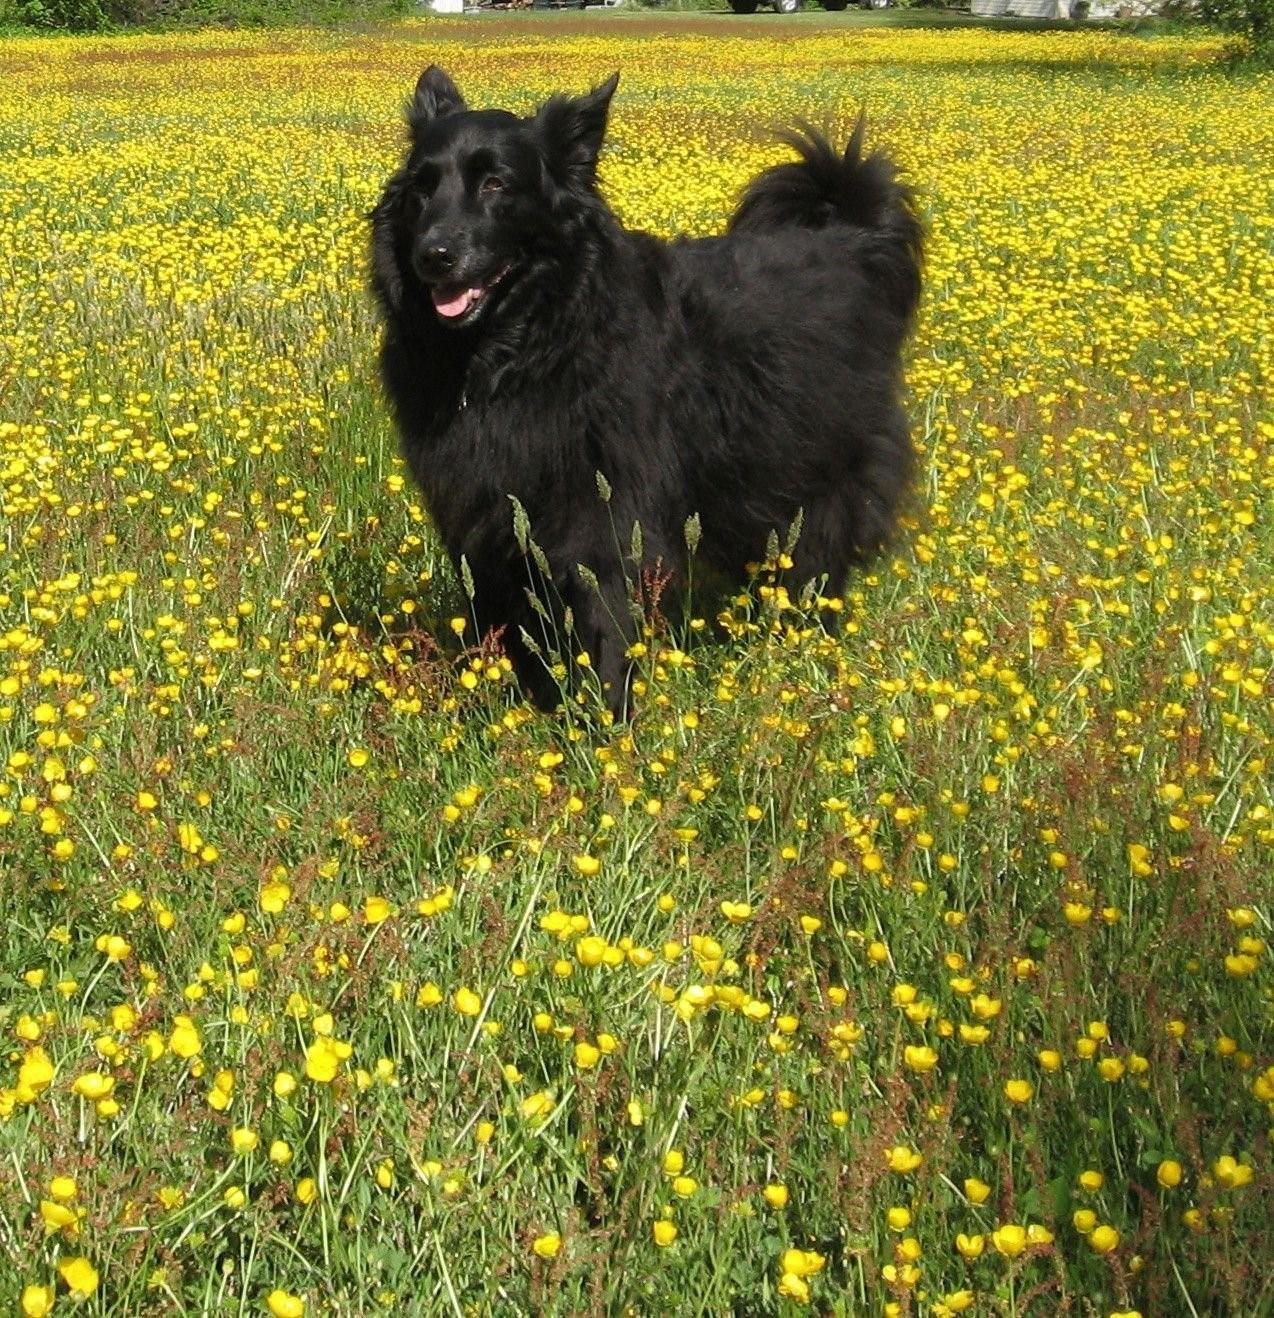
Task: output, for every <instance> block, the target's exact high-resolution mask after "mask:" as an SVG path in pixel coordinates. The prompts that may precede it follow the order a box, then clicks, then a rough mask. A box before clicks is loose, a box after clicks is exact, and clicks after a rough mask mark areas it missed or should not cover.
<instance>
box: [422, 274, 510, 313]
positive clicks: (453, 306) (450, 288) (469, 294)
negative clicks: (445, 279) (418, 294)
mask: <svg viewBox="0 0 1274 1318" xmlns="http://www.w3.org/2000/svg"><path fill="white" fill-rule="evenodd" d="M508 273H509V267H508V266H507V265H502V266H501V267H500V268H499V269H498V270H497V271H496V272H495V274H493V275H492V276H491V278H490V279H488V280H486V281H485V282H484V283H481V284H470V285H468V286H467V287H466V286H461V285H455V284H450V285H449V284H440V285H438V286H437V287H435V288H431V289H430V290H429V292H430V296H431V297H432V298H433V304H434V310H435V311H436V312H437V313H438V314H439V315H440V316H441V317H442V318H443V320H446V321H450V322H451V323H452V324H453V325H464V324H466V323H468V322H469V321H471V320H476V319H477V317H478V315H479V313H480V312H481V311H482V308H483V307H484V306H485V305H486V301H487V298H488V297H489V296H490V295H491V290H492V289H493V288H494V287H495V286H496V285H497V284H498V283H499V282H500V281H501V280H502V279H503V278H504V277H505V275H507V274H508Z"/></svg>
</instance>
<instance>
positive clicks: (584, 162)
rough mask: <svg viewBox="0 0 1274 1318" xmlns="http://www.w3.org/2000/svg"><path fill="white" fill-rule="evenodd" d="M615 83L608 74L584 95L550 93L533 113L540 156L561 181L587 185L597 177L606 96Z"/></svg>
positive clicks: (616, 77) (615, 75)
mask: <svg viewBox="0 0 1274 1318" xmlns="http://www.w3.org/2000/svg"><path fill="white" fill-rule="evenodd" d="M618 86H619V74H618V73H612V74H611V75H610V77H609V78H607V79H606V81H605V82H604V83H602V84H601V86H600V87H594V88H593V90H592V91H591V92H589V93H587V95H584V96H576V97H570V96H554V97H553V99H552V100H550V101H547V102H546V103H545V104H544V105H542V106H541V107H540V109H539V111H538V113H537V114H536V116H535V126H536V129H537V131H538V133H539V138H540V143H541V145H542V147H543V150H544V158H545V159H546V160H547V161H548V166H549V169H550V171H551V172H552V173H553V174H554V175H555V176H557V177H558V178H560V179H561V180H562V181H564V182H569V183H574V184H577V185H580V186H582V187H586V188H590V187H592V186H593V181H594V180H595V178H596V177H597V157H598V155H599V153H600V152H601V149H602V139H603V138H604V137H605V136H606V115H607V112H608V111H609V110H610V98H611V97H612V96H614V94H615V88H616V87H618Z"/></svg>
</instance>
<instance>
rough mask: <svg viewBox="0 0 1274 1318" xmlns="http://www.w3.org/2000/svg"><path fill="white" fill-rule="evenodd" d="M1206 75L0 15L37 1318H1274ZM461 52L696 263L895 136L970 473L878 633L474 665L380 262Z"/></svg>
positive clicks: (7, 1216) (890, 585) (942, 438)
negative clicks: (427, 123)
mask: <svg viewBox="0 0 1274 1318" xmlns="http://www.w3.org/2000/svg"><path fill="white" fill-rule="evenodd" d="M1222 54H1223V50H1222V48H1221V46H1220V45H1219V44H1218V43H1216V42H1210V41H1207V40H1183V39H1176V38H1163V39H1158V40H1153V41H1146V40H1142V39H1139V38H1136V37H1128V36H1120V35H1113V34H1104V33H1047V34H1026V33H1023V34H1005V33H986V32H980V31H965V30H952V31H947V32H926V31H902V30H884V29H882V30H870V29H859V28H856V29H853V30H852V31H851V30H847V29H845V28H844V27H843V26H841V25H838V22H837V20H836V19H834V18H830V19H818V20H812V21H808V22H803V23H801V24H800V25H799V27H792V26H785V25H783V24H782V23H781V22H780V21H778V20H774V21H770V20H769V19H768V18H766V17H762V18H759V19H758V20H756V21H755V22H746V21H740V22H735V21H732V20H730V19H727V18H717V19H713V18H706V19H695V20H683V21H674V20H670V19H646V20H638V19H630V20H626V21H624V22H607V21H605V20H601V21H599V20H594V19H589V20H581V19H574V18H561V19H556V20H553V19H550V20H539V21H526V20H519V19H515V18H512V17H508V18H500V19H494V20H490V21H488V20H469V19H467V20H464V21H455V22H451V23H444V22H441V21H438V22H418V23H413V24H404V25H402V26H398V27H394V28H390V29H384V30H375V31H370V32H359V33H344V34H338V33H315V32H307V33H273V34H268V35H244V34H242V33H234V34H227V33H207V34H202V35H198V36H188V37H181V38H178V37H165V38H155V37H137V38H132V39H125V40H74V41H73V40H56V41H53V40H45V41H37V40H30V41H25V40H8V41H5V42H3V43H0V180H2V182H0V912H2V914H3V924H2V925H0V1033H2V1035H3V1038H4V1048H3V1049H0V1306H2V1307H3V1308H4V1311H5V1312H6V1313H7V1312H14V1311H15V1310H16V1311H19V1312H22V1313H24V1314H26V1315H28V1316H29V1315H39V1314H44V1313H48V1312H50V1311H52V1312H54V1313H64V1312H75V1313H81V1314H95V1315H105V1314H113V1315H126V1314H127V1315H137V1314H149V1313H155V1314H167V1313H187V1314H230V1313H234V1314H240V1313H262V1312H270V1313H273V1314H275V1315H288V1314H300V1313H302V1312H305V1313H310V1314H317V1313H330V1314H346V1315H351V1314H370V1313H377V1312H381V1311H384V1312H387V1313H390V1312H396V1313H404V1314H435V1313H438V1314H450V1313H455V1314H470V1313H473V1314H486V1313H491V1314H516V1313H560V1314H567V1313H577V1312H590V1313H598V1314H601V1313H621V1312H631V1313H642V1314H655V1313H678V1314H681V1313H713V1314H720V1313H726V1312H731V1311H732V1312H735V1313H747V1314H762V1313H778V1312H785V1311H792V1312H795V1311H796V1310H798V1309H799V1308H800V1307H801V1306H806V1305H808V1306H809V1307H810V1308H811V1309H812V1310H813V1311H815V1312H828V1313H839V1314H845V1315H849V1314H875V1313H885V1314H891V1315H893V1314H897V1315H904V1314H932V1315H949V1314H954V1313H961V1312H969V1313H979V1314H1005V1315H1007V1314H1021V1315H1025V1314H1037V1315H1053V1314H1062V1313H1068V1314H1074V1315H1102V1316H1103V1318H1105V1315H1118V1314H1125V1315H1126V1314H1129V1313H1131V1312H1134V1311H1138V1312H1141V1313H1143V1314H1145V1315H1147V1316H1149V1315H1156V1316H1157V1315H1185V1314H1191V1313H1194V1314H1200V1315H1201V1314H1221V1313H1230V1314H1241V1315H1255V1314H1260V1313H1268V1312H1269V1311H1270V1308H1271V1304H1272V1303H1274V1286H1272V1283H1271V1270H1270V1260H1271V1251H1272V1249H1274V1242H1272V1240H1271V1233H1270V1226H1269V1200H1268V1198H1266V1196H1268V1194H1269V1193H1270V1189H1271V1174H1270V1147H1269V1129H1270V1124H1271V1117H1272V1115H1274V1066H1272V1065H1271V1064H1272V1062H1274V1056H1272V1053H1271V1028H1270V1027H1271V988H1270V985H1271V980H1270V974H1269V965H1270V956H1269V951H1268V940H1269V920H1270V909H1269V897H1270V883H1269V876H1270V872H1271V869H1272V868H1274V814H1272V813H1271V781H1272V780H1274V769H1272V766H1271V737H1272V732H1274V720H1272V719H1271V714H1270V703H1269V696H1270V687H1271V675H1270V671H1269V669H1270V654H1271V640H1272V639H1274V616H1272V614H1271V597H1270V589H1269V585H1270V580H1271V577H1272V575H1274V537H1272V536H1271V522H1270V515H1271V513H1270V503H1271V489H1272V488H1274V460H1272V458H1271V448H1270V440H1271V437H1272V435H1274V426H1271V423H1270V421H1269V418H1268V414H1266V416H1265V417H1264V418H1262V415H1261V411H1260V408H1261V403H1262V394H1261V390H1262V381H1263V380H1267V379H1268V371H1269V365H1270V361H1269V357H1270V339H1269V322H1268V307H1269V299H1270V297H1271V294H1274V263H1272V262H1271V254H1270V240H1271V227H1272V226H1271V213H1270V207H1269V191H1268V188H1269V178H1270V170H1271V166H1272V164H1274V136H1272V133H1271V125H1274V81H1272V80H1271V79H1270V78H1269V77H1268V76H1266V77H1264V78H1261V77H1257V76H1251V75H1248V76H1244V77H1242V78H1228V77H1226V76H1225V75H1224V74H1223V73H1222V72H1221V71H1220V69H1219V68H1218V66H1217V60H1218V58H1219V57H1220V56H1221V55H1222ZM432 60H438V61H439V62H441V63H443V64H444V66H446V67H447V68H449V70H450V71H451V72H452V73H453V74H454V76H455V77H456V79H457V81H458V82H459V83H460V85H461V87H462V88H463V89H465V90H466V92H467V93H468V95H469V97H470V99H471V101H473V102H475V103H478V104H483V103H498V104H503V105H507V106H510V107H512V108H514V109H518V110H522V111H526V110H529V109H531V108H532V107H533V106H534V105H535V104H536V103H537V101H538V100H539V99H540V98H542V97H544V96H545V95H547V94H548V93H549V92H550V91H552V90H554V89H557V88H567V89H571V90H582V89H584V88H585V87H586V86H587V85H589V84H590V83H593V82H596V81H598V80H600V79H601V78H602V77H603V76H605V75H606V74H607V73H609V72H610V71H611V70H612V69H614V68H618V69H620V70H621V72H622V76H623V81H622V83H621V87H620V91H619V94H618V97H617V99H616V103H615V111H614V117H613V120H612V132H611V138H610V146H609V148H608V150H607V153H606V155H605V157H604V162H603V171H602V172H603V179H604V184H605V188H606V191H607V192H608V194H609V196H610V197H611V199H612V201H613V202H614V204H615V205H616V207H617V208H618V209H619V210H620V211H621V212H622V214H623V216H624V217H625V219H626V220H627V221H628V222H630V223H632V224H637V225H643V226H646V227H650V228H653V229H655V230H658V231H660V232H665V233H667V232H672V231H675V230H691V231H694V232H709V231H712V230H714V229H716V228H717V227H718V226H719V225H720V224H721V223H722V220H723V217H724V216H725V214H726V213H727V210H728V208H729V206H730V204H731V202H732V199H733V198H734V196H735V194H736V192H737V190H738V189H739V187H740V185H741V183H742V182H743V180H745V179H746V178H747V177H748V175H749V174H750V173H751V172H752V171H754V170H755V169H756V168H757V167H759V166H761V165H763V164H765V163H768V162H770V161H773V160H776V159H778V158H780V157H782V155H783V154H784V148H782V147H781V146H776V145H775V144H774V141H773V137H772V133H771V130H772V129H773V127H775V126H776V125H779V124H781V123H783V122H785V121H789V120H791V119H792V118H794V117H796V116H798V115H803V116H806V117H808V118H811V119H813V120H814V121H816V122H821V123H825V124H828V125H830V126H832V127H833V128H835V129H836V130H837V131H838V132H841V133H843V132H846V131H847V127H848V125H849V124H850V123H851V121H852V119H853V116H854V115H855V114H856V112H857V110H858V107H859V106H860V104H865V105H866V107H867V109H868V111H869V115H870V137H871V140H872V141H873V142H875V143H878V144H885V145H888V146H889V147H890V149H891V150H892V151H894V152H895V153H896V155H897V156H898V157H899V158H900V160H901V161H902V162H903V164H904V166H905V168H906V170H907V173H908V175H909V177H910V178H911V179H912V181H913V182H914V183H915V184H916V186H917V187H918V189H919V191H920V194H921V196H922V199H923V206H924V210H925V214H926V217H927V221H928V223H929V224H930V226H931V230H932V237H931V244H930V256H929V265H928V275H927V280H928V283H927V293H926V300H925V304H924V308H923V312H922V317H921V323H920V326H919V330H918V334H917V337H916V340H915V344H914V348H913V351H912V354H911V359H910V362H909V368H908V369H909V381H910V388H911V395H912V408H913V414H914V417H915V426H916V437H917V443H918V445H919V446H920V447H921V448H922V450H923V464H922V465H923V480H922V484H921V488H920V489H919V491H918V497H917V499H916V503H915V509H914V514H913V516H912V518H911V520H910V523H909V526H908V529H907V532H906V534H905V536H904V537H903V539H902V541H901V542H900V544H899V545H898V547H897V549H896V551H895V552H894V553H893V555H892V556H891V557H889V558H888V559H887V560H885V561H882V562H880V563H879V564H877V565H876V566H875V568H874V570H872V571H871V572H869V573H866V574H863V575H861V576H859V577H857V578H856V579H854V580H853V581H852V582H851V583H850V586H849V589H848V590H847V592H846V594H845V596H844V599H843V608H842V609H841V612H840V615H839V624H838V626H837V627H836V628H835V629H834V630H833V631H831V632H829V631H827V630H824V629H823V628H822V627H820V626H819V625H818V624H817V623H816V622H815V620H814V619H813V618H810V617H807V616H805V615H804V614H803V613H802V612H801V610H800V609H799V607H797V606H796V605H795V604H794V603H793V600H792V598H790V597H789V595H788V593H787V591H785V590H784V589H782V588H781V583H780V586H775V585H773V584H771V585H769V586H766V587H764V588H763V589H758V591H757V592H756V593H755V594H754V595H752V596H751V597H750V598H745V599H743V600H741V601H739V602H737V603H736V605H735V607H734V609H733V612H732V613H731V614H730V615H729V618H728V630H729V631H730V632H731V634H732V635H731V638H730V639H728V640H719V639H718V640H715V641H712V640H709V641H705V640H704V637H705V636H706V635H707V634H708V633H710V632H712V631H713V629H714V625H713V623H712V621H711V620H707V621H706V623H705V624H704V625H693V624H692V626H691V627H690V628H689V629H688V631H687V634H686V635H676V636H672V635H665V634H656V635H651V636H650V637H648V642H647V652H646V654H645V655H644V656H643V657H642V658H641V660H640V666H641V672H642V694H641V698H640V701H639V704H640V713H639V716H638V718H637V720H636V721H635V723H634V724H633V725H632V726H630V727H627V728H608V727H605V726H603V725H602V722H601V721H600V720H599V719H598V717H597V716H596V714H595V713H594V712H593V711H592V710H591V709H589V708H579V709H576V710H574V711H572V713H571V714H569V715H563V716H562V717H558V718H548V717H544V716H541V715H537V714H533V713H532V712H531V711H529V710H528V709H527V708H525V707H523V706H522V705H521V704H520V703H519V701H518V698H517V695H516V692H515V690H514V689H513V687H512V684H511V680H510V677H509V674H508V672H507V666H506V665H504V664H502V663H501V661H500V658H499V656H498V655H497V654H495V653H493V652H491V651H490V650H489V649H487V650H483V649H480V648H479V647H478V646H477V641H478V638H476V637H474V636H473V634H472V626H471V625H468V626H466V623H465V614H466V606H467V601H466V598H465V595H464V592H463V589H462V587H461V585H460V583H458V582H457V581H456V580H455V578H454V576H453V574H452V573H451V571H450V569H449V567H448V566H447V565H446V563H445V560H444V559H443V558H442V556H441V555H440V552H439V549H438V545H437V543H436V541H435V539H434V537H433V535H432V533H431V531H430V527H429V524H428V521H427V519H426V517H425V515H424V513H423V511H422V509H421V508H420V506H419V504H418V501H417V498H416V495H415V492H414V490H413V488H412V486H411V484H410V483H409V481H408V480H407V479H406V476H405V472H404V469H403V466H402V464H401V462H400V461H399V460H398V458H397V456H396V451H395V444H394V438H393V434H392V430H391V426H390V423H389V421H388V419H387V415H386V409H385V406H384V403H383V401H382V399H381V397H380V394H379V391H378V387H377V385H376V382H375V369H374V344H375V333H376V330H375V324H374V319H373V315H372V311H371V307H370V302H369V299H368V297H367V295H366V292H365V264H366V262H365V246H366V237H367V233H366V223H365V220H364V215H365V212H366V211H367V209H368V207H369V206H370V205H371V204H372V202H373V201H374V200H375V197H376V195H377V192H378V189H379V187H380V184H381V182H382V181H383V179H384V177H385V176H386V175H387V174H388V173H389V172H390V170H391V169H392V168H393V167H394V165H395V162H396V159H397V156H398V153H399V150H400V145H401V139H402V128H401V124H400V121H399V118H398V115H399V110H400V107H401V104H402V101H403V98H404V97H405V95H406V94H407V92H408V91H409V89H410V87H411V86H412V84H413V83H414V80H415V77H416V75H417V74H418V72H419V70H420V69H421V67H422V66H423V65H424V64H426V63H428V62H430V61H432ZM793 312H794V314H799V308H793ZM634 442H640V436H634ZM792 595H793V596H794V595H795V591H793V592H792ZM466 645H468V646H470V647H471V648H470V649H467V650H466V649H465V647H466ZM566 658H567V659H568V660H569V659H570V654H569V647H568V648H567V652H566ZM1262 1202H1264V1203H1265V1205H1266V1206H1265V1208H1262V1207H1261V1203H1262Z"/></svg>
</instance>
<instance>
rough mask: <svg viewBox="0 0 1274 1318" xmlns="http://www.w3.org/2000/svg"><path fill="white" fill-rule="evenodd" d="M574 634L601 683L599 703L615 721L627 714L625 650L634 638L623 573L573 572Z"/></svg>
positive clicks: (635, 635) (629, 604)
mask: <svg viewBox="0 0 1274 1318" xmlns="http://www.w3.org/2000/svg"><path fill="white" fill-rule="evenodd" d="M576 583H577V585H576V590H575V592H574V595H575V598H574V600H573V601H572V603H573V608H574V613H575V634H576V637H577V639H578V641H579V643H580V645H581V646H582V648H583V649H584V650H585V651H586V652H587V654H588V662H589V666H590V667H591V668H592V670H593V672H595V673H596V674H597V678H598V681H599V682H600V683H601V695H602V700H603V701H604V702H605V704H606V708H607V709H609V710H610V712H611V714H612V715H613V716H614V717H615V719H616V721H622V720H624V719H626V718H627V717H628V713H629V703H628V699H629V692H628V679H629V669H630V666H631V665H630V664H629V659H628V649H629V647H630V646H631V645H632V644H633V642H634V641H635V640H636V639H637V624H636V622H635V621H634V619H633V604H632V599H631V596H630V593H629V590H628V583H627V581H626V580H625V578H624V575H623V572H622V571H619V570H614V571H610V572H607V573H605V574H594V573H592V572H590V571H589V570H588V569H587V568H585V569H583V570H582V571H581V570H578V569H577V571H576Z"/></svg>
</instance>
